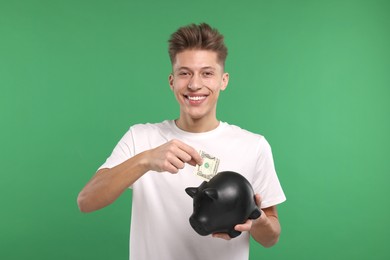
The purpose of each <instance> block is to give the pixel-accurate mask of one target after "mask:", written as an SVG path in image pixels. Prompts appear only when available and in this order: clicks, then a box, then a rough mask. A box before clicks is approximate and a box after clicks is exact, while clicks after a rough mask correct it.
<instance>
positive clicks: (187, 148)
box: [176, 140, 203, 166]
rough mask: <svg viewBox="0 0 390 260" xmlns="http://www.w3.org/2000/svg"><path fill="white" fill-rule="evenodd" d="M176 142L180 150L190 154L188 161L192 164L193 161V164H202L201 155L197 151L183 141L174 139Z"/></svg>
mask: <svg viewBox="0 0 390 260" xmlns="http://www.w3.org/2000/svg"><path fill="white" fill-rule="evenodd" d="M176 142H177V145H178V147H179V148H180V149H181V150H183V151H184V152H186V153H187V154H188V155H190V156H191V160H188V163H190V164H193V163H194V162H195V164H198V165H202V162H203V160H202V157H201V156H200V155H199V153H198V151H196V150H195V149H194V148H193V147H191V146H189V145H187V144H185V143H183V142H180V141H178V140H176ZM193 166H194V165H193Z"/></svg>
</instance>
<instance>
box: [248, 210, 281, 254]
mask: <svg viewBox="0 0 390 260" xmlns="http://www.w3.org/2000/svg"><path fill="white" fill-rule="evenodd" d="M271 212H272V211H271ZM267 213H268V214H267ZM280 231H281V227H280V223H279V220H278V217H277V215H273V214H271V213H270V211H269V210H265V211H263V212H262V215H261V216H260V218H258V219H256V220H255V221H253V224H252V228H251V230H250V233H251V235H252V237H253V238H254V239H255V240H256V241H257V242H258V243H260V244H261V245H263V246H264V247H271V246H273V245H275V244H276V243H277V242H278V240H279V236H280Z"/></svg>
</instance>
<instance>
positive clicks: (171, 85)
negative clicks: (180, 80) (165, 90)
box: [168, 73, 174, 90]
mask: <svg viewBox="0 0 390 260" xmlns="http://www.w3.org/2000/svg"><path fill="white" fill-rule="evenodd" d="M173 79H174V78H173V74H172V73H171V74H169V77H168V82H169V87H170V88H171V90H173Z"/></svg>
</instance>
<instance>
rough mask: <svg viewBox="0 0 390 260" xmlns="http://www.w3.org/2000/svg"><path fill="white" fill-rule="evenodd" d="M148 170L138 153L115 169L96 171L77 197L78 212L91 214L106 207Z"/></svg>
mask: <svg viewBox="0 0 390 260" xmlns="http://www.w3.org/2000/svg"><path fill="white" fill-rule="evenodd" d="M148 170H149V169H148V166H147V161H146V159H145V154H144V153H140V154H138V155H136V156H134V157H132V158H130V159H128V160H127V161H125V162H123V163H122V164H119V165H118V166H116V167H113V168H111V169H102V170H100V171H98V172H97V173H96V175H95V176H94V177H93V178H92V179H91V180H90V181H89V182H88V183H87V185H86V186H85V187H84V188H83V189H82V191H81V192H80V193H79V195H78V198H77V203H78V206H79V208H80V210H81V211H82V212H92V211H95V210H98V209H101V208H103V207H105V206H108V205H109V204H111V203H112V202H114V201H115V200H116V199H117V198H118V197H119V196H120V195H121V194H122V193H123V192H124V191H125V190H126V189H127V188H128V187H129V186H131V185H132V184H133V183H134V182H135V181H136V180H138V179H139V178H140V177H141V176H142V175H143V174H145V173H146V172H147V171H148Z"/></svg>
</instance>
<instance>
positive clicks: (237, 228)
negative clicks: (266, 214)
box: [234, 219, 253, 232]
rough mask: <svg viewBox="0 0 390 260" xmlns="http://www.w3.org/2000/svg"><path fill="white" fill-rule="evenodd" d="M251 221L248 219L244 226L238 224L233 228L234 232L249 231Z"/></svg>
mask: <svg viewBox="0 0 390 260" xmlns="http://www.w3.org/2000/svg"><path fill="white" fill-rule="evenodd" d="M252 223H253V221H252V220H250V219H248V220H247V221H246V222H245V223H244V224H238V225H236V226H235V227H234V229H235V230H237V231H240V232H244V231H250V230H251V228H252Z"/></svg>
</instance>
